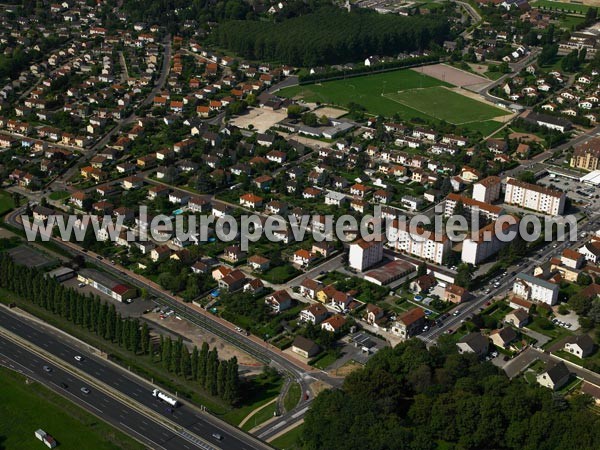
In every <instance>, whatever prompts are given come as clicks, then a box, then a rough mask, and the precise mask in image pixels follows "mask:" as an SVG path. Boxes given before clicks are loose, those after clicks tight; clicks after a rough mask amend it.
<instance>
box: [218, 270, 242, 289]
mask: <svg viewBox="0 0 600 450" xmlns="http://www.w3.org/2000/svg"><path fill="white" fill-rule="evenodd" d="M245 281H246V276H245V275H244V272H242V271H241V270H233V271H231V272H230V273H229V274H227V275H225V276H224V277H223V278H221V279H220V280H218V283H219V287H220V288H222V289H225V290H226V291H228V292H235V291H238V290H240V289H242V288H243V287H244V283H245Z"/></svg>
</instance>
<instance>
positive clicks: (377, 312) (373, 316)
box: [365, 303, 384, 325]
mask: <svg viewBox="0 0 600 450" xmlns="http://www.w3.org/2000/svg"><path fill="white" fill-rule="evenodd" d="M366 309H367V314H366V315H365V321H366V322H367V323H368V324H370V325H373V324H375V322H377V321H379V320H381V319H383V317H384V311H383V309H381V308H380V307H379V306H377V305H373V304H371V303H369V304H368V305H367V308H366Z"/></svg>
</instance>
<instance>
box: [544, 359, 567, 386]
mask: <svg viewBox="0 0 600 450" xmlns="http://www.w3.org/2000/svg"><path fill="white" fill-rule="evenodd" d="M569 378H571V372H570V371H569V369H568V367H567V366H566V364H565V363H564V362H562V361H561V362H559V363H556V364H554V365H553V366H551V367H549V368H548V369H546V370H545V371H544V372H542V373H540V374H539V375H538V376H537V377H536V380H537V382H538V383H539V384H540V385H541V386H543V387H547V388H549V389H552V390H553V391H556V390H558V389H560V388H561V387H563V386H564V385H565V384H567V383H568V381H569Z"/></svg>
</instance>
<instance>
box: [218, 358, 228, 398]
mask: <svg viewBox="0 0 600 450" xmlns="http://www.w3.org/2000/svg"><path fill="white" fill-rule="evenodd" d="M226 383H227V361H220V362H219V368H218V370H217V395H218V396H219V397H223V394H224V393H225V385H226Z"/></svg>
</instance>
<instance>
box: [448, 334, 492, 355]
mask: <svg viewBox="0 0 600 450" xmlns="http://www.w3.org/2000/svg"><path fill="white" fill-rule="evenodd" d="M456 346H457V347H458V353H461V354H462V353H475V354H476V355H477V356H478V357H480V358H483V357H484V356H485V355H487V353H488V350H489V346H490V343H489V340H488V338H487V337H485V336H484V335H483V334H481V333H479V332H472V333H469V334H467V335H466V336H463V337H462V338H461V339H460V340H459V341H458V342H457V343H456Z"/></svg>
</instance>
